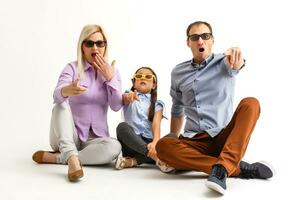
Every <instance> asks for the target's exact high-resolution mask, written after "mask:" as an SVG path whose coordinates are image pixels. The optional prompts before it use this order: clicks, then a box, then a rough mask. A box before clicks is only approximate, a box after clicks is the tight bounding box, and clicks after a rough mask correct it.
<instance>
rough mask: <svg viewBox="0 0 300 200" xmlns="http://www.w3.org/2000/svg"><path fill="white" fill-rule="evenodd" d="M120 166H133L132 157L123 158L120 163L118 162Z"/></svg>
mask: <svg viewBox="0 0 300 200" xmlns="http://www.w3.org/2000/svg"><path fill="white" fill-rule="evenodd" d="M120 165H121V167H122V168H125V167H133V166H134V161H133V159H132V158H124V159H123V160H122V161H121V163H120Z"/></svg>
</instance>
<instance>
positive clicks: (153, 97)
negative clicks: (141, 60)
mask: <svg viewBox="0 0 300 200" xmlns="http://www.w3.org/2000/svg"><path fill="white" fill-rule="evenodd" d="M141 69H148V70H150V71H151V73H152V74H153V75H154V76H155V79H153V82H154V83H156V87H155V88H154V89H151V92H150V94H151V104H150V106H149V114H148V120H149V121H150V122H152V121H153V117H154V111H155V103H156V101H157V76H156V74H155V72H154V71H153V69H151V68H150V67H140V68H139V69H137V70H136V71H135V73H134V74H136V73H137V72H138V71H139V70H141ZM134 82H135V78H132V84H134ZM130 90H131V91H134V90H135V88H134V86H133V85H132V87H131V89H130Z"/></svg>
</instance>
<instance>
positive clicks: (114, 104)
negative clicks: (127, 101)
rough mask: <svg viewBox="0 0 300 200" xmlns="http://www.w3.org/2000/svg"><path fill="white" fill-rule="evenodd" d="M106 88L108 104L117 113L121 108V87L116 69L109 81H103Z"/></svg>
mask: <svg viewBox="0 0 300 200" xmlns="http://www.w3.org/2000/svg"><path fill="white" fill-rule="evenodd" d="M105 84H106V88H107V96H108V104H109V106H110V108H111V109H112V110H114V111H118V110H120V109H121V108H122V106H123V103H122V87H121V76H120V73H119V71H118V70H117V69H115V74H114V76H113V78H112V79H111V80H110V81H105Z"/></svg>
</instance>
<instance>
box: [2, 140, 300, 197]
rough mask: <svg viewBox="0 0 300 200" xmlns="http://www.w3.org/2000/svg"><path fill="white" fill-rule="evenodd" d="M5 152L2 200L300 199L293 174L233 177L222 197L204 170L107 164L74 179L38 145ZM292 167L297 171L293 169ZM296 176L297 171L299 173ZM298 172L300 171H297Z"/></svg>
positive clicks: (65, 167) (88, 169) (88, 168)
mask: <svg viewBox="0 0 300 200" xmlns="http://www.w3.org/2000/svg"><path fill="white" fill-rule="evenodd" d="M18 148H19V149H18V152H19V153H17V151H12V148H11V149H8V148H7V149H6V151H4V152H2V153H3V155H4V157H3V158H4V159H5V160H6V162H2V163H1V186H0V191H1V192H0V199H3V200H11V199H13V200H19V199H30V200H32V199H39V200H40V199H42V200H47V199H49V200H50V199H51V200H53V199H66V198H67V199H70V200H71V199H72V200H76V199H99V200H100V199H101V200H104V199H109V200H113V199H126V200H127V199H132V200H134V199H137V200H146V199H151V200H154V199H164V200H165V199H172V200H175V199H182V200H192V199H212V198H222V199H223V198H224V199H243V200H245V199H252V200H255V199H257V200H258V199H274V198H277V199H283V198H286V197H291V198H290V199H293V198H295V197H296V185H293V184H292V182H289V181H287V180H292V179H290V178H291V177H292V176H293V174H292V171H290V173H287V174H281V176H280V175H279V174H277V175H276V176H275V177H274V178H273V179H271V180H267V181H265V180H242V179H235V178H229V179H228V180H227V187H228V189H227V191H226V193H225V195H224V196H219V195H217V194H215V193H214V192H211V191H209V190H208V189H207V188H206V187H205V185H204V183H205V181H206V177H207V175H205V174H202V173H199V172H185V173H178V174H163V173H161V172H160V171H159V170H158V169H156V168H155V166H151V165H143V166H140V167H138V168H131V169H125V170H121V171H118V170H115V169H114V168H113V163H112V164H111V165H107V166H93V167H84V173H85V176H84V178H83V179H82V180H81V181H80V182H77V183H70V182H69V181H68V180H67V178H66V173H67V166H65V165H46V164H43V165H38V164H35V163H34V162H33V161H32V160H31V154H32V152H34V151H35V150H36V147H35V145H34V146H33V147H29V146H27V147H25V146H23V147H22V146H19V147H18ZM291 170H292V169H291ZM295 175H296V174H295ZM297 176H298V175H297Z"/></svg>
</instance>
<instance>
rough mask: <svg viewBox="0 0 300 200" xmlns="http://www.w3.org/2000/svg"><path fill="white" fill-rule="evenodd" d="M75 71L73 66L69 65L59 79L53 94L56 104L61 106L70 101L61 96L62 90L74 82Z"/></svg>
mask: <svg viewBox="0 0 300 200" xmlns="http://www.w3.org/2000/svg"><path fill="white" fill-rule="evenodd" d="M74 77H75V70H74V68H73V67H72V65H71V64H68V65H67V66H66V67H65V68H64V69H63V71H62V73H61V74H60V76H59V78H58V83H57V85H56V88H55V89H54V93H53V100H54V103H55V104H59V103H62V102H64V101H65V100H67V99H68V97H63V96H62V94H61V89H62V88H63V87H65V86H67V85H69V84H70V83H72V82H73V81H74Z"/></svg>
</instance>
